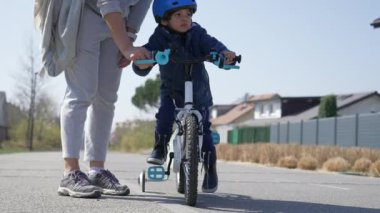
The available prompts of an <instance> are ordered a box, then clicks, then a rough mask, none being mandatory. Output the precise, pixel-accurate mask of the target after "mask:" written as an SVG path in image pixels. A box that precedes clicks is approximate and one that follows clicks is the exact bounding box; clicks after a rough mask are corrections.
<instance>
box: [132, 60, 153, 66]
mask: <svg viewBox="0 0 380 213" xmlns="http://www.w3.org/2000/svg"><path fill="white" fill-rule="evenodd" d="M154 63H156V61H154V60H153V59H141V60H136V61H135V64H137V65H141V64H154Z"/></svg>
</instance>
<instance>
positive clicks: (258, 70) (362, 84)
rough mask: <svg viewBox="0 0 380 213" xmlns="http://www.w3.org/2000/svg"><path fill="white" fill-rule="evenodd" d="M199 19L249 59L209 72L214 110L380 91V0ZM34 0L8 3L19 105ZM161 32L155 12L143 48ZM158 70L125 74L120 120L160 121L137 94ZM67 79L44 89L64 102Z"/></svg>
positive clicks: (241, 1) (9, 53) (241, 9)
mask: <svg viewBox="0 0 380 213" xmlns="http://www.w3.org/2000/svg"><path fill="white" fill-rule="evenodd" d="M197 3H198V10H197V12H196V13H195V14H194V16H193V20H194V21H195V22H197V23H199V24H200V25H201V26H202V27H204V28H206V29H207V31H208V33H209V34H210V35H212V36H214V37H215V38H217V39H218V40H219V41H221V42H223V43H224V44H225V45H226V46H227V47H228V48H229V49H230V50H232V51H235V52H236V53H237V54H241V55H242V63H241V65H240V66H241V68H240V69H239V70H221V69H218V68H217V67H216V66H214V65H212V64H208V65H207V66H206V68H207V70H208V73H209V76H210V84H211V90H212V93H213V97H214V104H230V103H233V102H234V101H236V100H237V99H239V98H242V97H243V96H244V95H245V94H246V93H249V94H250V95H259V94H265V93H278V94H279V95H280V96H288V97H289V96H324V95H329V94H345V93H355V92H364V91H378V92H379V91H380V29H373V28H372V27H371V26H370V23H371V22H372V21H373V20H374V19H376V18H379V17H380V1H379V0H360V1H357V0H318V1H305V0H287V1H279V0H238V1H227V0H197ZM33 6H34V1H31V0H18V1H8V2H7V8H6V9H4V10H3V11H2V13H1V14H0V26H1V28H0V31H1V33H0V68H1V71H0V91H5V92H6V94H7V99H8V101H10V102H15V100H17V97H16V92H15V91H16V90H15V89H16V85H17V83H18V79H17V73H19V72H20V70H22V69H23V67H22V65H21V63H20V62H21V61H22V60H23V58H25V57H26V56H27V54H28V46H29V45H30V43H31V41H33V43H34V44H35V46H36V52H39V50H38V47H39V44H40V37H39V32H38V31H36V30H35V28H34V24H33ZM155 27H156V23H155V22H154V19H153V15H152V11H151V10H149V11H148V14H147V16H146V18H145V21H144V23H143V25H142V26H141V31H140V32H139V33H138V38H137V41H136V45H143V44H144V43H145V42H146V41H147V40H148V38H149V36H150V35H151V33H152V32H153V30H154V28H155ZM157 72H158V70H157V67H156V68H154V70H153V71H152V72H151V73H150V74H149V75H148V76H147V77H140V76H137V75H135V74H134V73H133V71H132V69H131V68H130V67H127V68H125V69H124V70H123V75H122V80H121V85H120V89H119V92H118V97H119V99H118V102H117V103H116V109H115V119H114V122H122V121H126V120H132V119H154V112H151V113H144V112H142V111H140V110H138V109H137V108H136V107H134V106H133V105H132V103H131V97H132V96H133V94H134V92H135V88H136V87H138V86H140V85H142V84H144V82H145V80H147V79H148V78H154V77H155V75H156V74H157ZM65 87H66V83H65V79H64V77H63V75H61V76H58V77H55V78H48V79H47V80H46V83H45V84H44V90H45V91H47V92H48V94H49V95H50V96H51V98H52V99H53V100H54V101H55V102H56V104H57V114H58V108H59V105H60V103H61V102H62V100H63V95H64V91H65Z"/></svg>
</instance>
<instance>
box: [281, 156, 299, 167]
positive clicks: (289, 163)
mask: <svg viewBox="0 0 380 213" xmlns="http://www.w3.org/2000/svg"><path fill="white" fill-rule="evenodd" d="M297 164H298V160H297V158H296V157H294V156H293V155H290V156H286V157H281V158H280V159H279V160H278V163H277V165H278V166H279V167H285V168H289V169H295V168H297Z"/></svg>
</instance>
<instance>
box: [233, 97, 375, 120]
mask: <svg viewBox="0 0 380 213" xmlns="http://www.w3.org/2000/svg"><path fill="white" fill-rule="evenodd" d="M284 100H285V99H284ZM306 100H307V99H306ZM310 101H311V100H310ZM311 105H313V104H311ZM336 105H337V111H338V112H337V114H338V116H344V115H353V114H362V113H377V112H380V95H379V93H377V92H376V91H370V92H360V93H350V94H340V95H336ZM318 114H319V104H317V105H314V106H313V107H310V108H309V109H306V110H304V111H301V112H299V113H290V114H286V113H285V114H283V116H281V118H277V119H262V120H259V119H252V120H249V121H246V122H242V123H240V124H238V125H236V126H237V127H242V126H268V125H271V124H273V123H286V122H299V121H302V120H303V121H306V120H310V119H315V118H317V117H318Z"/></svg>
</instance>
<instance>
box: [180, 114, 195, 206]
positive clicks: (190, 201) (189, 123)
mask: <svg viewBox="0 0 380 213" xmlns="http://www.w3.org/2000/svg"><path fill="white" fill-rule="evenodd" d="M184 128H185V137H184V140H185V141H184V143H185V154H186V157H185V160H184V162H183V166H184V168H183V170H184V176H185V202H186V204H187V205H189V206H194V205H195V204H196V202H197V193H198V191H197V190H198V162H199V160H198V153H199V152H198V148H199V147H198V119H197V118H196V117H195V115H189V116H187V117H186V118H185V125H184Z"/></svg>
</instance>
